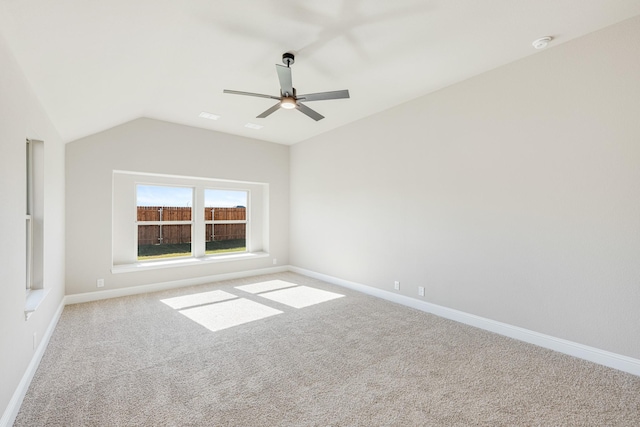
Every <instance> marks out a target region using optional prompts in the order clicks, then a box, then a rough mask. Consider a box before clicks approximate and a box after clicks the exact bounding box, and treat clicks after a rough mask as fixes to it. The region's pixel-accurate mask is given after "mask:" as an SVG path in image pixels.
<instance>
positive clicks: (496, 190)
mask: <svg viewBox="0 0 640 427" xmlns="http://www.w3.org/2000/svg"><path fill="white" fill-rule="evenodd" d="M638 40H640V17H639V18H634V19H632V20H629V21H626V22H623V23H621V24H618V25H616V26H613V27H609V28H607V29H605V30H602V31H599V32H596V33H593V34H591V35H588V36H585V37H582V38H580V39H577V40H575V41H572V42H569V43H566V44H562V45H558V46H556V47H553V48H549V49H547V50H545V51H541V52H539V53H537V54H535V55H533V56H531V57H529V58H526V59H524V60H521V61H518V62H515V63H512V64H510V65H507V66H503V67H500V68H498V69H495V70H493V71H490V72H488V73H485V74H483V75H480V76H477V77H475V78H472V79H470V80H467V81H465V82H462V83H460V84H457V85H454V86H451V87H449V88H446V89H444V90H441V91H439V92H437V93H433V94H430V95H428V96H425V97H422V98H419V99H417V100H415V101H412V102H409V103H406V104H404V105H401V106H399V107H397V108H394V109H391V110H388V111H386V112H383V113H381V114H378V115H375V116H373V117H369V118H366V119H363V120H361V121H359V122H357V123H354V124H351V125H348V126H345V127H343V128H340V129H338V130H335V131H333V132H330V133H327V134H324V135H321V136H319V137H316V138H313V139H311V140H308V141H305V142H302V143H299V144H297V145H295V146H293V147H292V149H291V178H290V179H291V195H290V196H291V228H290V233H291V246H290V251H291V264H292V265H295V266H298V267H301V268H305V269H308V270H312V271H316V272H319V273H323V274H327V275H330V276H334V277H338V278H341V279H345V280H350V281H353V282H359V283H362V284H366V285H369V286H373V287H376V288H381V289H387V290H393V281H394V280H399V281H400V282H401V291H400V292H401V293H402V294H405V295H407V296H412V297H415V298H418V296H417V295H418V293H417V287H418V286H424V287H426V295H425V297H424V298H425V300H427V301H429V302H432V303H436V304H439V305H443V306H447V307H451V308H454V309H458V310H461V311H464V312H468V313H472V314H476V315H479V316H483V317H486V318H490V319H494V320H498V321H501V322H505V323H508V324H512V325H515V326H519V327H523V328H527V329H530V330H533V331H537V332H540V333H544V334H548V335H552V336H556V337H560V338H564V339H568V340H570V341H574V342H578V343H582V344H585V345H589V346H593V347H596V348H600V349H604V350H608V351H612V352H615V353H618V354H623V355H626V356H630V357H634V358H640V340H639V339H638V337H640V310H639V309H638V307H640V115H639V114H640V55H639V54H638V52H639V50H638V49H639V47H640V45H639V44H638ZM490 48H491V47H487V49H490ZM353 95H354V96H357V94H353Z"/></svg>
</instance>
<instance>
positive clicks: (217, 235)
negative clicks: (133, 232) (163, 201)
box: [138, 206, 247, 245]
mask: <svg viewBox="0 0 640 427" xmlns="http://www.w3.org/2000/svg"><path fill="white" fill-rule="evenodd" d="M204 219H205V221H211V220H214V221H231V220H246V219H247V210H246V208H205V210H204ZM138 221H161V222H167V221H191V208H190V207H177V206H138ZM205 233H206V241H207V242H210V241H219V240H235V239H244V238H245V237H246V224H206V231H205ZM190 242H191V225H188V224H162V225H138V245H157V244H160V243H163V244H173V243H190Z"/></svg>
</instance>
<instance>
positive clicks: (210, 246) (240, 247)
mask: <svg viewBox="0 0 640 427" xmlns="http://www.w3.org/2000/svg"><path fill="white" fill-rule="evenodd" d="M246 249H247V248H246V242H245V239H235V240H219V241H215V242H207V243H206V250H205V253H206V254H207V255H211V254H221V253H228V252H244V251H245V250H246ZM190 255H191V243H175V244H164V245H140V246H138V261H147V260H153V259H166V258H176V257H184V256H190Z"/></svg>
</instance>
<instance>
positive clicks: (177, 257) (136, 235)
mask: <svg viewBox="0 0 640 427" xmlns="http://www.w3.org/2000/svg"><path fill="white" fill-rule="evenodd" d="M141 185H142V186H148V187H152V186H153V187H176V188H189V189H190V190H191V220H190V221H184V220H182V221H163V220H160V221H138V210H137V207H138V187H139V186H141ZM135 186H136V190H135V191H136V216H135V222H136V227H135V245H136V254H139V242H138V237H139V233H138V230H139V227H140V226H141V225H142V226H144V225H159V226H160V227H162V226H163V225H190V226H191V242H190V245H191V251H190V252H189V255H184V256H176V257H171V258H172V259H180V258H192V257H193V256H194V250H193V249H194V234H195V230H194V228H195V221H194V209H195V202H194V200H195V192H196V189H195V188H193V187H191V186H187V185H168V184H162V185H159V184H149V183H146V182H144V183H141V182H137V183H136V184H135ZM160 208H161V209H162V208H164V206H161V207H160ZM161 216H162V215H161ZM160 229H161V230H162V228H160ZM137 257H138V262H152V261H157V260H158V259H148V260H140V259H139V255H138V256H137ZM163 260H164V259H163Z"/></svg>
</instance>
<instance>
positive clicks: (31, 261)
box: [25, 139, 44, 291]
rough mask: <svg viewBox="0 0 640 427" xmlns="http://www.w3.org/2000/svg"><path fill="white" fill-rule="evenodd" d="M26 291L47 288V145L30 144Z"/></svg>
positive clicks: (27, 196)
mask: <svg viewBox="0 0 640 427" xmlns="http://www.w3.org/2000/svg"><path fill="white" fill-rule="evenodd" d="M25 166H26V167H25V169H26V191H25V195H26V200H25V214H26V215H25V247H26V253H25V265H26V271H25V273H26V276H25V277H26V280H25V287H26V289H27V291H28V290H31V289H42V288H43V283H42V282H43V248H44V228H43V224H44V143H43V142H42V141H36V140H30V139H27V140H26V156H25Z"/></svg>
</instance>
